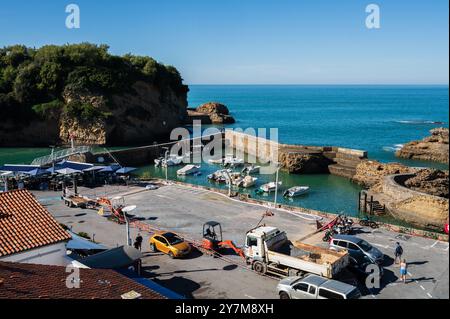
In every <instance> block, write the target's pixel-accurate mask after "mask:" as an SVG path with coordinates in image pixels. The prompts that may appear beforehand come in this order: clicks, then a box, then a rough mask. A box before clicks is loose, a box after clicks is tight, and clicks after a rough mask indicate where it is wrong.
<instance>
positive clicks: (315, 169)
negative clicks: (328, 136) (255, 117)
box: [224, 130, 367, 179]
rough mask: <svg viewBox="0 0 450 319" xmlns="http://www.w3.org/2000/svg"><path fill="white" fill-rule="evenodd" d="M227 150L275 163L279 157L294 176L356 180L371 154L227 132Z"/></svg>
mask: <svg viewBox="0 0 450 319" xmlns="http://www.w3.org/2000/svg"><path fill="white" fill-rule="evenodd" d="M224 141H225V147H228V148H232V149H236V148H238V149H240V150H243V151H244V152H245V153H246V154H249V155H253V156H257V157H258V158H259V159H261V160H265V161H273V160H274V158H273V157H274V156H275V154H277V156H278V157H277V160H278V162H279V163H280V166H281V168H282V169H284V170H286V171H288V172H289V173H291V174H333V175H338V176H342V177H346V178H349V179H351V178H353V176H354V175H355V174H356V167H357V165H358V164H360V163H361V162H362V161H364V160H366V159H367V152H366V151H361V150H354V149H348V148H342V147H335V146H305V145H288V144H280V143H277V142H275V141H271V140H267V139H265V138H261V137H256V136H253V135H249V134H246V133H243V132H237V131H231V130H230V131H228V130H227V131H225V136H224Z"/></svg>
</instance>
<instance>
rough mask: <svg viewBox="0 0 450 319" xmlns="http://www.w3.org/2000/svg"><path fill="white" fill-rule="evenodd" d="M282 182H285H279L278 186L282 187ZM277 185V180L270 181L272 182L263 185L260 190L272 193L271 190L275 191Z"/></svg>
mask: <svg viewBox="0 0 450 319" xmlns="http://www.w3.org/2000/svg"><path fill="white" fill-rule="evenodd" d="M282 184H283V183H282V182H278V187H280V186H281V185H282ZM276 187H277V184H276V183H275V182H270V183H267V184H264V185H261V186H260V187H259V190H260V191H261V192H264V193H271V192H274V191H275V189H276Z"/></svg>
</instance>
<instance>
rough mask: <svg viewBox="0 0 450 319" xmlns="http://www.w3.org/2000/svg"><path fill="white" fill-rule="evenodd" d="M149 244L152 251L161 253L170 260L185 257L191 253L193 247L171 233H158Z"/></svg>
mask: <svg viewBox="0 0 450 319" xmlns="http://www.w3.org/2000/svg"><path fill="white" fill-rule="evenodd" d="M149 243H150V250H151V251H153V252H156V251H160V252H162V253H164V254H167V255H169V257H170V258H176V257H184V256H186V255H188V254H189V253H190V252H191V245H189V244H188V243H187V242H185V241H184V239H183V238H181V237H180V236H178V235H177V234H174V233H171V232H160V233H156V234H155V235H153V236H152V237H151V238H150V239H149Z"/></svg>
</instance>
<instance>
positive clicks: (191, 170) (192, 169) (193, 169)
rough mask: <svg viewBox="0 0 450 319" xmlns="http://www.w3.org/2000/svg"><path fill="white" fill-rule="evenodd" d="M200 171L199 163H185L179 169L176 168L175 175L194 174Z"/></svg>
mask: <svg viewBox="0 0 450 319" xmlns="http://www.w3.org/2000/svg"><path fill="white" fill-rule="evenodd" d="M199 172H200V166H199V165H192V164H189V165H186V166H185V167H183V168H180V169H179V170H177V175H182V176H185V175H194V174H198V173H199Z"/></svg>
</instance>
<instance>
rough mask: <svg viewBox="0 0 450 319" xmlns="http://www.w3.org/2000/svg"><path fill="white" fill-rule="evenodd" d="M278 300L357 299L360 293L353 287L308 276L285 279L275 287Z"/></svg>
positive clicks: (315, 276)
mask: <svg viewBox="0 0 450 319" xmlns="http://www.w3.org/2000/svg"><path fill="white" fill-rule="evenodd" d="M277 291H278V295H279V296H280V299H357V298H359V297H361V292H360V291H359V289H358V288H357V287H355V286H352V285H349V284H346V283H343V282H340V281H336V280H331V279H327V278H324V277H320V276H317V275H309V276H307V277H305V278H303V279H302V278H301V277H287V278H285V279H282V280H281V281H280V282H279V283H278V285H277Z"/></svg>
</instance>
